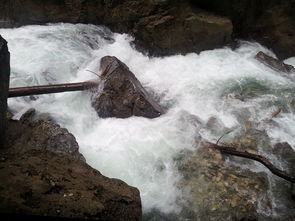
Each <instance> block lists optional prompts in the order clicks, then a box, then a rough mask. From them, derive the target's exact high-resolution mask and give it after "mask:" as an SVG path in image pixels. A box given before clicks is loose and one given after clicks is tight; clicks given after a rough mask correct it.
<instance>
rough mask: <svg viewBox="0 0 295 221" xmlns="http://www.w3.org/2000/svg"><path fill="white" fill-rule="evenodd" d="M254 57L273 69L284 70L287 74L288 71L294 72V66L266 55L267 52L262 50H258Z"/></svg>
mask: <svg viewBox="0 0 295 221" xmlns="http://www.w3.org/2000/svg"><path fill="white" fill-rule="evenodd" d="M255 58H256V59H257V60H258V61H260V62H261V63H263V64H265V65H266V66H268V67H270V68H271V69H273V70H275V71H281V72H285V73H287V74H289V73H295V68H294V67H293V66H292V65H289V64H285V63H284V62H282V61H280V60H278V59H275V58H273V57H271V56H268V55H267V54H265V53H263V52H262V51H259V52H258V53H257V54H256V56H255Z"/></svg>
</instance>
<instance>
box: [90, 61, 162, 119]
mask: <svg viewBox="0 0 295 221" xmlns="http://www.w3.org/2000/svg"><path fill="white" fill-rule="evenodd" d="M101 70H102V75H101V77H102V83H101V86H100V89H99V90H98V92H97V93H95V94H94V95H93V100H92V106H93V107H94V109H95V110H96V112H97V113H98V115H99V116H100V117H103V118H106V117H118V118H127V117H131V116H132V115H134V116H142V117H147V118H155V117H158V116H160V115H161V114H163V110H162V108H161V107H160V105H159V104H157V103H156V102H155V101H154V100H153V98H152V97H151V96H150V95H149V94H148V92H147V91H146V90H145V89H144V88H143V87H142V85H141V84H140V82H139V81H138V80H137V78H136V77H135V76H134V74H133V73H132V72H131V71H130V70H129V68H128V67H127V66H126V65H125V64H124V63H122V62H121V61H120V60H118V59H117V58H116V57H111V56H106V57H103V58H102V59H101Z"/></svg>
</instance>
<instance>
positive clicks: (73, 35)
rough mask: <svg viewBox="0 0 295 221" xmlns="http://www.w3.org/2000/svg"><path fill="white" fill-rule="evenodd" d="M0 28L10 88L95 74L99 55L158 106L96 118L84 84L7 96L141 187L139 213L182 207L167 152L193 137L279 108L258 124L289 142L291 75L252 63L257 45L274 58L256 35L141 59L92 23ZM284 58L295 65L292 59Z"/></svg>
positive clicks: (107, 169) (16, 109)
mask: <svg viewBox="0 0 295 221" xmlns="http://www.w3.org/2000/svg"><path fill="white" fill-rule="evenodd" d="M0 34H1V35H2V36H3V37H4V38H5V39H6V40H7V41H8V45H9V50H10V52H11V82H10V87H18V86H27V85H42V84H55V83H66V82H80V81H85V80H94V79H96V78H97V77H96V76H95V75H94V74H93V73H91V72H89V71H88V70H90V71H93V72H96V73H99V72H100V71H99V70H100V67H99V61H100V59H101V58H102V57H103V56H105V55H112V56H116V57H117V58H119V59H120V60H121V61H123V62H124V63H126V64H127V66H128V67H129V68H130V70H131V71H132V72H133V73H134V74H135V75H136V77H137V78H138V79H139V80H140V82H141V83H142V84H143V86H144V87H145V88H146V89H147V90H148V91H149V92H151V93H152V94H153V96H155V98H156V99H157V100H159V102H160V104H161V105H162V106H163V107H164V108H165V110H166V113H165V114H164V115H163V116H161V117H159V118H156V119H145V118H142V117H131V118H128V119H115V118H110V119H101V118H99V117H98V116H97V114H96V112H95V111H94V110H93V109H92V107H91V104H90V102H91V101H90V97H91V95H90V94H89V93H90V92H72V93H61V94H51V95H42V96H38V99H30V98H28V97H24V98H14V99H9V108H10V109H11V110H12V111H13V113H14V114H15V118H18V117H20V116H21V115H22V114H23V113H24V112H25V111H26V110H27V109H29V108H35V109H36V110H37V112H38V113H50V114H51V115H52V116H53V117H54V119H56V121H57V122H58V123H59V124H60V125H61V126H63V127H66V128H68V130H69V131H70V132H71V133H73V134H74V135H75V137H76V139H77V141H78V143H79V146H80V151H81V152H82V154H83V155H84V156H85V157H86V159H87V162H88V163H89V164H90V165H91V166H93V167H94V168H96V169H98V170H99V171H100V172H102V173H103V174H104V175H106V176H108V177H115V178H119V179H122V180H124V181H125V182H127V183H128V184H129V185H132V186H136V187H138V188H139V190H140V193H141V198H142V202H143V208H144V212H145V213H148V212H149V211H151V210H152V209H155V208H156V209H157V210H159V211H161V212H163V213H171V212H177V211H179V210H180V206H179V205H180V202H181V199H182V193H181V190H179V189H178V188H177V183H178V181H179V179H180V176H181V175H180V174H178V172H177V169H176V165H175V162H174V160H173V159H174V157H175V156H176V155H177V154H178V153H179V152H180V151H182V150H192V149H194V148H196V143H195V140H196V139H195V138H196V137H197V136H201V137H202V138H203V139H205V140H209V141H212V142H215V141H216V140H217V139H218V137H220V136H221V135H222V134H224V130H225V128H226V129H231V130H235V129H236V128H239V127H241V125H242V124H243V123H244V122H245V121H252V122H261V121H263V120H265V119H267V118H269V117H270V116H271V114H272V113H273V112H274V111H276V110H277V109H278V108H282V110H283V111H282V113H280V114H279V115H278V116H277V117H276V118H275V119H274V121H275V123H276V124H272V125H271V126H266V132H267V134H268V136H269V137H270V138H271V142H272V143H276V142H288V143H289V144H290V145H291V146H292V147H293V148H294V149H295V139H294V136H295V126H294V125H295V115H294V111H295V100H293V95H294V92H295V83H294V82H295V81H294V79H292V76H288V77H287V76H284V75H282V74H281V73H278V72H275V71H273V70H271V69H270V68H268V67H266V66H264V65H263V64H261V63H259V62H258V61H256V60H255V59H254V56H255V54H256V53H257V52H258V51H263V52H265V53H267V54H269V55H272V56H274V54H273V53H272V52H271V51H270V50H268V49H266V48H264V47H262V46H261V45H259V44H257V43H249V42H241V47H239V48H238V49H236V50H234V51H233V50H231V49H230V48H223V49H216V50H210V51H204V52H202V53H200V54H195V53H191V54H187V55H185V56H182V55H176V56H170V57H163V58H149V57H147V56H145V55H144V54H142V53H140V52H138V51H136V50H135V49H134V48H133V47H132V44H131V42H132V40H133V39H132V38H131V37H129V36H128V35H126V34H116V33H111V32H110V31H108V30H107V29H106V28H104V27H99V26H93V25H81V24H79V25H71V24H57V25H49V26H26V27H22V28H17V29H0ZM285 62H286V63H289V64H292V65H295V59H294V58H290V59H288V60H286V61H285ZM192 116H197V117H198V119H199V120H200V121H201V122H203V123H206V122H207V121H208V120H209V119H210V118H212V117H214V118H217V119H218V120H219V121H220V122H221V125H222V126H221V127H220V128H215V130H210V129H208V128H205V127H200V126H198V125H196V124H195V121H192V120H191V117H192ZM232 134H235V133H234V132H233V133H232ZM231 136H234V135H229V137H231ZM228 139H229V138H228ZM254 169H255V168H254ZM257 170H258V171H259V170H264V169H263V168H262V169H261V168H258V169H257Z"/></svg>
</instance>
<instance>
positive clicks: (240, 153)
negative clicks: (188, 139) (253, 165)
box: [209, 143, 295, 183]
mask: <svg viewBox="0 0 295 221" xmlns="http://www.w3.org/2000/svg"><path fill="white" fill-rule="evenodd" d="M209 145H210V147H212V148H215V149H217V150H219V151H220V152H221V153H224V154H229V155H234V156H239V157H243V158H247V159H251V160H255V161H258V162H260V163H261V164H263V165H264V166H266V167H267V168H268V169H269V170H270V171H271V172H272V173H273V174H275V175H277V176H279V177H281V178H283V179H285V180H288V181H290V182H292V183H295V177H292V176H290V175H288V174H287V173H286V172H284V171H282V170H279V169H278V168H276V167H275V166H274V165H273V164H272V163H271V162H270V161H269V160H268V159H267V158H265V157H264V156H261V155H257V154H252V153H249V152H247V151H238V150H236V149H235V148H233V147H227V146H219V145H217V144H213V143H209Z"/></svg>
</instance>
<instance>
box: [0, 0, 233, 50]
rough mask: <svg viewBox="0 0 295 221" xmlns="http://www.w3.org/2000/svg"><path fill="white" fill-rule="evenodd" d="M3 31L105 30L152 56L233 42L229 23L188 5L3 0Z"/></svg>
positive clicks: (152, 0) (0, 12)
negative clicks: (50, 27) (34, 27)
mask: <svg viewBox="0 0 295 221" xmlns="http://www.w3.org/2000/svg"><path fill="white" fill-rule="evenodd" d="M1 4H2V5H3V7H2V8H1V9H0V21H1V22H0V27H15V26H20V25H27V24H45V23H48V22H70V23H92V24H98V25H106V26H108V27H110V28H111V29H112V30H113V31H116V32H125V33H129V34H131V35H133V36H134V37H135V38H136V46H137V48H139V49H141V50H142V51H144V52H147V53H149V54H151V55H171V54H178V53H189V52H200V51H202V50H206V49H213V48H217V47H222V46H224V45H225V44H227V43H229V42H230V39H231V33H232V23H231V21H230V20H229V19H227V18H224V17H221V16H216V15H213V14H211V13H208V12H204V11H201V10H195V9H193V8H192V7H191V5H190V3H189V1H187V0H186V1H174V0H164V1H155V0H149V1H146V0H139V1H134V0H125V1H93V0H75V1H56V0H49V1H46V2H40V1H35V0H21V1H20V0H13V1H11V0H4V1H3V3H1Z"/></svg>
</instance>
